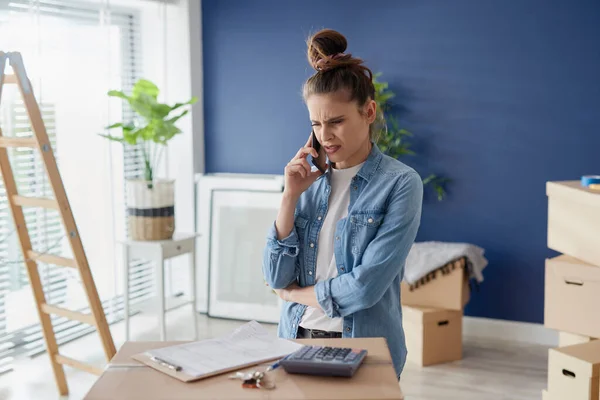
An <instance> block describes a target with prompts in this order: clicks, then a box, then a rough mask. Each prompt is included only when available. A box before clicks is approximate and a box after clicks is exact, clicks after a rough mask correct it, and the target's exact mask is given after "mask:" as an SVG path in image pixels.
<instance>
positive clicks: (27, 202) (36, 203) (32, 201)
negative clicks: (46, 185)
mask: <svg viewBox="0 0 600 400" xmlns="http://www.w3.org/2000/svg"><path fill="white" fill-rule="evenodd" d="M12 199H13V201H14V203H15V204H16V205H18V206H21V207H23V206H25V207H43V208H54V209H57V210H58V203H57V202H56V200H54V199H45V198H43V197H25V196H19V195H14V196H13V197H12Z"/></svg>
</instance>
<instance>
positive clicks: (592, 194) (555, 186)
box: [546, 181, 600, 207]
mask: <svg viewBox="0 0 600 400" xmlns="http://www.w3.org/2000/svg"><path fill="white" fill-rule="evenodd" d="M546 196H548V197H551V196H556V197H562V198H569V199H570V200H573V201H575V202H580V203H585V204H588V205H591V206H598V207H600V191H598V190H592V189H588V188H587V187H585V186H581V182H580V181H558V182H546Z"/></svg>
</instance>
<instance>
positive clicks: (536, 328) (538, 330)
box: [463, 317, 558, 347]
mask: <svg viewBox="0 0 600 400" xmlns="http://www.w3.org/2000/svg"><path fill="white" fill-rule="evenodd" d="M463 335H464V336H471V337H482V338H491V339H499V340H511V341H517V342H525V343H536V344H541V345H546V346H552V347H555V346H558V332H557V331H555V330H554V329H549V328H546V327H545V326H544V325H542V324H533V323H529V322H515V321H505V320H499V319H489V318H479V317H464V319H463Z"/></svg>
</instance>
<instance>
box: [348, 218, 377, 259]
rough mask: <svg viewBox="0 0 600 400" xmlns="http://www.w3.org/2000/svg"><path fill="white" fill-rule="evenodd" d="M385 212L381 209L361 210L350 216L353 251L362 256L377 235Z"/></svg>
mask: <svg viewBox="0 0 600 400" xmlns="http://www.w3.org/2000/svg"><path fill="white" fill-rule="evenodd" d="M383 216H384V213H383V212H380V211H359V212H355V213H353V214H352V216H351V217H350V225H351V229H352V230H351V233H350V236H351V240H350V242H351V245H352V253H353V254H355V255H357V256H361V255H362V254H363V253H364V251H365V249H366V248H367V246H368V245H369V243H371V241H372V240H373V239H374V238H375V236H376V235H377V231H378V229H379V226H380V225H381V224H382V222H383Z"/></svg>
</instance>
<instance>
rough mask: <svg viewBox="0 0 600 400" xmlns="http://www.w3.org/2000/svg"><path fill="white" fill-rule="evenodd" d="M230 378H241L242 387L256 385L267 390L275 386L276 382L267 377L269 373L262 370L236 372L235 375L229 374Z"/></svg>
mask: <svg viewBox="0 0 600 400" xmlns="http://www.w3.org/2000/svg"><path fill="white" fill-rule="evenodd" d="M229 379H241V380H242V387H256V388H259V389H266V390H271V389H274V388H275V382H273V381H271V380H270V379H269V378H268V377H267V374H266V373H265V372H261V371H253V372H252V371H251V372H236V373H235V374H233V375H229ZM246 385H247V386H246Z"/></svg>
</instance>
